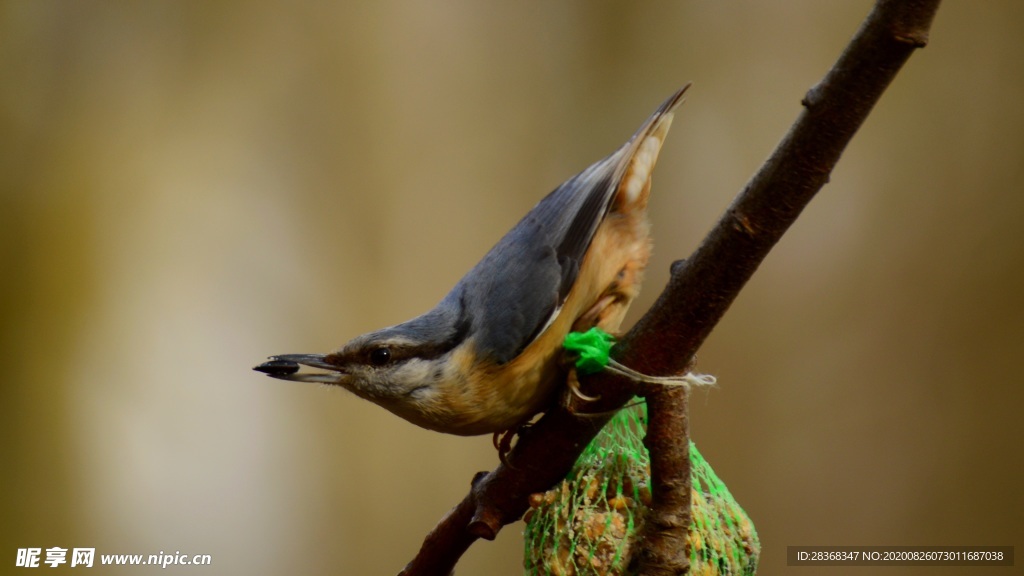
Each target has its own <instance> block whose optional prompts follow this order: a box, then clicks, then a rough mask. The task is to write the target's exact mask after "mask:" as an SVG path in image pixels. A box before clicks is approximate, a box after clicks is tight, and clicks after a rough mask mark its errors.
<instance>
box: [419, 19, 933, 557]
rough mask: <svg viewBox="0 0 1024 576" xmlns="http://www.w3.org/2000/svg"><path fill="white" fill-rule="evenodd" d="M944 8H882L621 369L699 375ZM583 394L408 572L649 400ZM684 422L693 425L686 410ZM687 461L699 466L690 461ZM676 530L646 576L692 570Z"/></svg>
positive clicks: (622, 358) (474, 492)
mask: <svg viewBox="0 0 1024 576" xmlns="http://www.w3.org/2000/svg"><path fill="white" fill-rule="evenodd" d="M938 5H939V0H879V2H878V3H877V4H876V6H875V8H874V9H873V10H872V12H871V14H870V15H869V16H868V18H867V19H866V20H865V22H864V24H862V26H861V28H860V30H859V31H858V33H857V35H856V36H855V37H854V38H853V40H851V42H850V44H849V46H848V47H847V49H846V51H845V52H844V53H843V55H842V56H841V58H840V59H839V61H838V62H837V63H836V64H835V65H834V66H833V68H832V69H831V70H830V71H829V73H828V74H827V76H826V77H825V79H824V80H822V81H821V83H819V84H818V85H817V86H815V87H814V88H812V89H811V90H810V91H809V92H808V93H807V95H806V97H805V98H804V100H803V105H804V107H805V110H804V112H803V113H802V114H801V116H800V118H799V119H798V120H797V122H796V124H795V125H794V126H793V128H792V129H791V130H790V132H789V133H788V134H787V135H786V137H785V138H784V139H783V141H782V143H781V144H780V145H779V146H778V148H777V149H776V151H775V153H773V154H772V156H771V157H770V158H769V159H768V161H767V162H766V163H765V164H764V165H763V166H762V167H761V169H760V170H759V171H758V172H757V174H756V175H755V176H754V177H753V179H751V181H750V182H749V183H748V184H747V186H746V187H745V189H744V190H743V192H742V193H741V194H740V195H739V196H738V197H737V198H736V199H735V201H734V202H733V203H732V205H731V206H730V207H729V208H728V210H727V211H726V213H725V214H724V215H723V216H722V218H721V219H720V220H719V222H718V224H717V225H716V226H715V228H714V229H713V230H712V231H711V233H709V234H708V236H707V237H706V238H705V240H704V242H703V243H702V244H701V246H700V247H699V248H698V249H697V251H696V252H695V253H694V254H693V256H692V257H691V258H690V259H689V260H687V261H685V263H683V264H681V265H678V266H674V267H673V273H672V278H671V279H670V281H669V284H668V286H667V287H666V288H665V290H664V291H663V292H662V294H661V296H660V297H659V298H658V301H657V302H656V303H655V304H654V306H653V307H652V308H651V309H650V310H649V311H648V313H647V314H646V315H645V316H644V317H643V318H642V319H641V320H640V322H639V323H637V325H636V326H635V327H634V328H633V329H632V330H630V332H629V333H628V334H627V335H626V336H625V337H623V339H622V340H621V341H620V344H619V345H618V346H617V347H616V350H615V357H616V359H617V360H618V361H619V362H621V363H623V364H625V365H627V366H630V367H632V368H634V369H636V370H638V371H640V372H643V373H645V374H650V375H653V376H667V375H672V374H678V373H680V372H682V371H684V370H685V369H686V368H687V366H688V365H689V364H690V362H691V360H692V358H693V356H694V354H695V353H696V351H697V349H698V348H699V347H700V345H701V344H702V343H703V342H704V340H705V339H706V338H707V336H708V334H710V332H711V330H712V328H713V327H714V326H715V325H716V324H717V323H718V321H719V320H720V319H721V318H722V316H723V315H724V314H725V311H726V309H728V307H729V305H730V304H731V303H732V302H733V300H734V299H735V298H736V296H737V295H738V294H739V291H740V289H741V288H742V287H743V286H744V284H745V283H746V282H747V280H748V279H749V278H750V277H751V276H752V275H753V273H754V271H755V270H756V269H757V267H758V266H759V265H760V263H761V262H762V261H763V260H764V258H765V256H767V254H768V252H769V251H770V250H771V248H772V246H774V245H775V244H776V243H777V242H778V241H779V239H780V238H781V237H782V235H783V234H784V233H785V231H786V230H787V229H789V227H790V225H792V224H793V222H794V221H796V218H797V217H798V216H799V215H800V212H801V211H802V210H803V209H804V207H806V206H807V204H808V203H809V202H810V201H811V198H813V197H814V195H815V194H816V193H817V192H818V190H820V189H821V187H822V186H824V184H825V183H826V182H827V181H828V176H829V174H830V173H831V171H832V169H833V168H834V166H835V164H836V162H837V161H838V160H839V157H840V155H841V154H842V152H843V150H844V149H845V147H846V145H847V143H848V142H849V141H850V139H851V138H852V137H853V135H854V133H856V131H857V129H858V128H859V127H860V125H861V123H863V121H864V119H865V118H866V117H867V115H868V113H869V112H870V111H871V108H872V107H873V106H874V104H875V102H877V101H878V98H879V97H880V96H881V95H882V92H883V91H884V90H885V88H886V87H887V86H888V85H889V83H890V82H891V81H892V79H893V78H894V77H895V75H896V73H897V72H898V71H899V69H900V68H901V67H902V65H903V63H904V62H906V60H907V58H909V56H910V54H911V53H912V52H913V51H914V49H915V48H919V47H922V46H924V45H925V43H926V41H927V37H928V30H929V27H930V25H931V20H932V17H933V16H934V14H935V11H936V10H937V9H938ZM583 384H584V386H585V387H586V390H587V394H589V395H591V396H599V397H600V400H599V401H598V402H595V403H588V404H587V405H586V406H579V405H575V406H570V407H568V408H562V407H559V408H556V409H553V410H552V411H551V412H549V413H548V414H546V415H545V416H544V417H543V418H542V419H541V420H540V421H539V422H538V423H537V424H536V425H535V426H534V427H532V428H531V429H530V431H529V433H528V434H526V435H525V436H523V437H522V438H521V439H520V441H519V442H518V443H517V445H516V446H515V448H514V449H513V450H512V452H511V453H510V454H509V465H504V464H503V465H500V466H499V467H498V468H497V469H496V470H494V471H493V472H490V473H488V474H480V475H478V477H477V478H476V479H475V481H474V483H473V488H472V489H471V490H470V492H469V494H468V495H467V496H466V498H465V499H464V500H463V501H462V502H461V503H460V504H459V505H458V506H456V507H455V508H454V509H453V510H452V511H451V512H449V513H448V515H446V516H445V517H444V518H443V519H442V520H441V522H440V523H439V524H438V525H437V526H436V527H435V528H434V530H433V531H432V532H431V533H430V535H429V536H428V537H427V539H426V541H425V542H424V544H423V547H422V549H421V550H420V552H419V554H418V555H417V556H416V557H415V558H414V559H413V561H412V562H411V563H409V565H408V566H406V568H405V570H403V572H402V574H405V575H407V576H415V575H418V576H426V575H438V576H443V575H446V574H449V573H450V572H451V571H452V570H453V569H454V566H455V564H456V562H458V560H459V558H460V557H461V555H462V553H463V552H465V550H466V549H468V547H469V546H470V545H471V544H472V543H473V541H475V540H476V539H477V538H485V539H493V538H494V537H495V536H496V535H497V533H498V531H499V530H500V529H501V527H502V526H504V525H505V524H509V523H511V522H514V521H516V520H518V519H519V518H520V516H521V515H522V514H523V512H525V511H526V509H527V506H528V503H527V498H528V497H529V495H530V494H532V493H535V492H542V491H544V490H547V489H548V488H550V487H551V486H553V485H554V484H555V483H557V482H558V481H560V480H561V479H562V478H563V477H564V476H565V475H566V474H567V473H568V471H569V469H570V468H571V467H572V464H573V462H574V461H575V460H576V458H577V456H578V455H579V453H580V452H581V451H582V450H583V448H584V447H585V446H586V445H587V443H588V442H589V441H590V440H591V439H592V438H593V437H594V435H595V434H596V433H597V431H598V430H599V429H600V427H601V426H603V425H604V423H605V422H606V421H607V420H608V418H609V417H610V416H609V415H607V414H605V415H601V416H597V417H594V418H581V417H579V416H577V415H574V411H587V412H606V411H609V410H615V409H617V408H619V407H621V406H622V405H623V404H625V403H626V402H627V401H628V400H629V398H631V397H632V396H633V394H634V393H635V392H637V391H638V388H637V387H636V386H635V385H634V384H631V383H629V382H626V381H623V380H622V379H621V378H618V377H615V376H613V375H609V374H607V373H600V374H597V375H595V376H593V377H590V378H588V379H587V381H586V382H584V383H583ZM652 399H653V396H652ZM684 401H685V398H684ZM658 402H659V400H655V405H653V406H651V410H652V414H651V418H652V421H653V420H654V419H660V418H661V416H658V415H655V414H654V412H655V411H658V412H661V411H663V410H662V408H660V407H658V406H659V405H658ZM577 404H578V402H577ZM669 404H670V405H671V403H669ZM672 410H673V411H676V410H678V408H672ZM676 415H677V417H679V418H683V417H685V410H683V411H682V412H676ZM684 439H685V438H684ZM684 444H685V443H684ZM658 449H659V450H661V451H662V452H663V453H662V454H659V455H658V456H657V458H659V459H662V458H666V459H669V458H672V457H674V458H682V457H684V456H685V454H683V453H680V452H678V450H679V448H678V447H677V448H674V449H669V448H665V449H662V448H658ZM683 449H684V450H688V449H689V445H688V444H685V447H684V448H683ZM673 450H675V451H673ZM652 458H655V456H654V455H652ZM683 462H685V463H686V464H684V466H687V467H688V461H687V460H685V459H684V460H683ZM660 474H661V473H660V472H656V473H654V476H653V478H652V482H653V483H654V484H655V486H657V485H658V484H659V483H662V484H663V485H664V486H666V487H668V489H670V490H683V491H684V492H685V496H684V498H685V499H688V498H689V478H688V468H687V471H686V474H687V477H686V480H685V485H683V486H680V485H676V484H673V483H672V479H671V478H667V477H664V476H662V477H659V475H660ZM673 474H678V471H675V472H673ZM656 490H657V489H656ZM655 493H656V494H657V491H656V492H655ZM681 500H682V499H679V498H668V497H666V496H662V497H661V498H656V499H655V502H654V504H653V505H654V506H655V508H656V509H658V510H659V511H658V512H657V513H658V514H672V513H673V511H672V508H678V507H679V506H680V505H681V504H680V501H681ZM685 506H688V504H685ZM685 513H686V514H688V510H687V511H686V512H685ZM674 524H678V523H674ZM673 530H675V531H677V532H676V533H675V534H669V535H668V536H669V537H665V538H658V539H654V540H652V541H642V543H641V551H640V552H639V554H640V555H641V559H640V560H641V562H640V570H641V573H644V574H662V573H673V574H676V573H679V572H680V571H683V570H685V568H684V567H683V566H682V565H680V564H678V562H676V563H674V564H665V563H661V564H659V562H660V561H658V560H657V559H658V558H671V557H673V556H672V554H666V553H665V552H664V550H660V549H654V547H657V546H678V542H679V539H678V538H677V537H676V536H678V531H679V530H682V531H683V533H684V534H685V527H680V526H675V525H673V526H671V527H670V532H671V531H673ZM684 537H685V536H684ZM676 552H677V553H678V550H676ZM672 570H675V572H672Z"/></svg>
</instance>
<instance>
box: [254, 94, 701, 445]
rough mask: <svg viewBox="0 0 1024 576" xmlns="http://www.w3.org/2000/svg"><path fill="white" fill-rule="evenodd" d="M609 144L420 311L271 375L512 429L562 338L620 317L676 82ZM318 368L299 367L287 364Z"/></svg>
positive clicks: (548, 382)
mask: <svg viewBox="0 0 1024 576" xmlns="http://www.w3.org/2000/svg"><path fill="white" fill-rule="evenodd" d="M685 90H686V88H683V89H682V90H680V91H678V92H677V93H676V94H674V95H673V96H672V97H671V98H669V99H668V100H667V101H666V102H665V103H664V104H662V105H661V107H659V108H658V110H657V111H655V113H654V114H653V115H652V116H651V117H650V118H649V119H648V120H647V121H646V122H645V123H644V125H643V126H642V127H641V128H640V130H639V131H637V133H636V134H635V135H634V136H633V138H631V139H630V140H629V141H628V142H627V143H626V144H625V145H623V146H622V147H621V148H619V149H618V150H617V151H616V152H614V153H613V154H611V155H610V156H608V157H607V158H605V159H604V160H601V161H599V162H597V163H595V164H594V165H592V166H590V167H589V168H587V169H586V170H584V171H583V172H581V173H579V174H578V175H576V176H574V177H573V178H571V179H570V180H568V181H567V182H565V183H564V184H562V185H561V186H559V187H558V188H556V189H555V190H554V191H553V192H551V193H550V194H549V195H548V196H547V197H545V198H544V199H543V200H541V201H540V203H538V204H537V206H535V207H534V208H533V209H532V210H531V211H530V212H529V213H528V214H527V215H526V216H525V217H524V218H523V219H522V220H521V221H520V222H519V223H518V224H517V225H516V226H515V227H514V228H513V229H512V230H511V231H509V232H508V233H507V234H506V235H505V236H504V237H503V238H502V239H501V240H500V241H499V242H498V244H497V245H495V246H494V248H492V249H491V250H490V252H488V253H487V255H486V256H484V258H483V260H481V261H480V263H479V264H477V265H476V266H475V267H474V268H473V269H472V270H470V271H469V273H467V274H466V276H464V277H463V278H462V280H460V281H459V283H458V284H456V286H455V287H454V288H453V289H452V291H451V292H449V293H448V295H447V296H445V298H444V299H443V300H442V301H441V302H440V303H438V305H437V306H435V307H434V308H433V309H432V310H430V311H429V312H427V313H426V314H424V315H422V316H419V317H417V318H414V319H412V320H410V321H408V322H405V323H402V324H398V325H396V326H392V327H389V328H384V329H382V330H378V331H376V332H371V333H369V334H364V335H362V336H359V337H357V338H355V339H353V340H352V341H350V342H349V343H348V344H346V345H345V346H343V347H341V348H339V349H338V350H336V351H334V352H332V353H330V354H327V355H326V356H322V355H312V354H310V355H302V354H297V355H282V356H275V357H273V358H272V360H271V361H270V362H267V363H265V364H262V365H260V366H257V368H256V369H257V370H260V371H263V372H266V373H267V374H270V375H271V376H274V377H277V378H282V379H287V380H298V381H311V382H325V383H329V384H335V385H340V386H342V387H344V388H347V389H349V390H351V391H352V392H354V393H355V394H357V395H358V396H361V397H363V398H365V399H367V400H370V401H372V402H374V403H377V404H379V405H381V406H383V407H384V408H386V409H388V410H390V411H392V412H393V413H395V414H397V415H398V416H401V417H402V418H405V419H406V420H408V421H410V422H412V423H414V424H417V425H419V426H422V427H424V428H428V429H431V430H437V431H440V432H446V433H450V434H460V435H475V434H486V433H492V432H495V433H496V432H502V431H505V430H509V429H514V428H516V427H518V426H520V425H521V424H523V423H525V422H527V421H529V420H530V419H531V418H532V417H533V416H534V415H536V414H537V413H539V412H542V411H543V410H544V409H545V408H546V407H547V406H549V405H550V403H551V402H552V400H553V398H554V395H555V393H556V391H557V390H558V389H559V383H560V382H564V381H565V375H566V372H567V368H566V365H565V363H564V362H563V361H562V355H563V353H562V341H563V340H564V339H565V336H566V334H568V333H569V332H570V331H573V330H576V331H579V330H586V329H588V328H591V327H593V326H597V327H600V328H602V329H603V330H605V331H608V332H615V331H617V330H618V328H619V325H620V324H621V322H622V318H623V316H624V315H625V313H626V310H627V309H628V307H629V305H630V303H631V302H632V301H633V298H635V297H636V295H637V293H638V292H639V289H640V283H641V280H642V276H643V270H644V268H645V267H646V265H647V260H648V258H649V256H650V253H651V240H650V225H649V223H648V220H647V199H648V195H649V192H650V185H651V172H652V171H653V169H654V165H655V163H656V161H657V157H658V152H659V150H660V149H661V145H662V143H663V142H664V139H665V136H666V135H667V133H668V129H669V126H670V125H671V122H672V117H673V111H674V110H675V108H676V107H677V106H678V105H679V103H680V102H681V101H682V95H683V92H685ZM299 364H303V365H306V366H312V367H314V368H320V369H323V370H326V371H327V372H320V373H298V372H297V370H298V365H299Z"/></svg>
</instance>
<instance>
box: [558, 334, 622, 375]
mask: <svg viewBox="0 0 1024 576" xmlns="http://www.w3.org/2000/svg"><path fill="white" fill-rule="evenodd" d="M614 345H615V337H614V336H612V335H611V334H609V333H607V332H605V331H604V330H601V329H600V328H591V329H590V330H587V331H586V332H569V333H568V334H566V335H565V341H564V342H563V343H562V346H563V347H565V349H566V350H568V351H569V352H574V353H576V355H577V356H576V370H578V371H579V372H580V373H582V374H596V373H598V372H600V371H601V370H604V369H605V367H606V366H608V361H609V354H610V353H611V351H612V346H614Z"/></svg>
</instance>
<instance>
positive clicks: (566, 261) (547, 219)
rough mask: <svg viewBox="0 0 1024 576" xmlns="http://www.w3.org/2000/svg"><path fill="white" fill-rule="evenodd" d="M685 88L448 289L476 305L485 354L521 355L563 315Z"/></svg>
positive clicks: (467, 306)
mask: <svg viewBox="0 0 1024 576" xmlns="http://www.w3.org/2000/svg"><path fill="white" fill-rule="evenodd" d="M684 90H685V88H684ZM682 92H683V90H681V91H679V92H677V93H676V94H674V95H673V96H672V97H671V98H669V99H668V100H667V101H666V102H665V103H664V104H662V105H661V106H660V107H659V108H658V110H656V111H655V112H654V114H652V115H651V117H650V118H648V120H647V121H646V122H645V123H644V125H643V126H642V127H641V128H640V130H639V131H637V133H636V134H635V135H634V136H633V138H632V139H630V141H629V142H627V143H626V144H625V145H624V146H622V147H621V148H619V150H617V151H616V152H615V153H613V154H611V155H610V156H608V157H607V158H605V159H603V160H601V161H599V162H597V163H595V164H593V165H592V166H590V167H589V168H587V169H586V170H584V171H583V172H580V173H579V174H577V175H576V176H574V177H572V178H570V179H569V180H568V181H566V182H565V183H563V184H562V185H561V186H559V187H558V188H556V189H555V190H554V191H552V192H551V193H550V194H548V195H547V196H546V197H545V198H544V199H543V200H541V201H540V202H539V203H538V204H537V205H536V206H535V207H534V208H533V209H532V210H531V211H530V212H529V213H528V214H527V215H526V216H525V217H524V218H523V219H522V220H520V221H519V223H518V224H516V226H515V227H514V228H512V230H510V231H509V232H508V233H507V234H506V235H505V236H504V237H503V238H502V239H501V240H500V241H499V242H498V244H497V245H495V246H494V248H492V249H491V251H490V252H488V253H487V255H486V256H484V258H483V260H481V261H480V263H479V264H477V265H476V266H475V267H474V268H473V269H472V270H470V272H469V273H468V274H466V276H465V277H464V278H463V279H462V280H461V281H460V282H459V284H458V285H456V287H455V288H454V289H453V290H452V292H451V293H450V294H449V295H448V297H446V300H448V304H449V305H451V306H453V307H460V308H461V309H462V310H463V312H464V313H468V314H467V316H468V317H469V318H470V322H471V325H470V326H468V327H467V328H468V330H469V332H470V336H472V337H473V338H474V339H475V341H476V343H477V353H478V354H479V355H481V356H485V357H488V358H490V359H491V360H493V361H495V362H498V363H504V362H508V361H510V360H512V359H514V358H515V357H516V356H518V355H519V353H520V352H522V351H523V350H524V349H525V348H526V347H527V346H528V345H529V344H530V342H532V341H533V339H534V338H536V337H537V336H538V335H539V334H540V333H541V332H542V331H543V330H544V328H546V327H547V326H548V324H549V323H550V322H551V321H552V320H553V318H554V316H555V315H557V313H558V311H559V308H560V307H561V305H562V303H563V302H564V301H565V298H566V297H567V296H568V294H569V291H570V290H571V289H572V286H573V284H574V283H575V282H576V277H577V274H578V273H579V269H580V265H581V264H582V262H583V258H584V256H585V255H586V253H587V249H588V248H589V247H590V243H591V241H592V240H593V238H594V233H595V232H596V231H597V227H598V226H599V225H600V223H601V221H602V220H603V219H604V217H605V215H606V214H607V212H608V208H609V205H610V204H611V201H612V199H613V196H614V194H615V191H616V190H617V189H618V186H619V182H620V180H621V179H622V177H623V174H624V173H625V171H626V168H627V167H628V164H629V160H630V158H631V157H632V155H633V154H634V153H635V151H636V148H637V144H638V142H639V141H642V139H643V138H642V137H641V136H643V135H645V134H646V133H647V132H648V131H649V130H650V129H651V127H652V126H654V125H655V124H656V123H657V121H658V120H659V119H660V118H661V117H662V116H664V115H665V114H666V113H670V112H671V111H672V110H673V109H674V108H675V107H676V106H677V105H678V104H679V102H680V101H681V96H682Z"/></svg>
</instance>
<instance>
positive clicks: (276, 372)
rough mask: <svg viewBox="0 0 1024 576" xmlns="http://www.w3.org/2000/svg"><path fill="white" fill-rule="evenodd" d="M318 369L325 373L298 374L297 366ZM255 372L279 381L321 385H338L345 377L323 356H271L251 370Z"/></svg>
mask: <svg viewBox="0 0 1024 576" xmlns="http://www.w3.org/2000/svg"><path fill="white" fill-rule="evenodd" d="M300 364H301V365H302V366H309V367H310V368H319V369H321V370H327V372H302V373H300V372H299V365H300ZM253 370H256V371H257V372H263V373H264V374H266V375H267V376H271V377H273V378H277V379H279V380H291V381H293V382H320V383H323V384H338V383H339V382H341V379H342V378H343V377H344V376H345V374H344V372H342V370H341V369H340V368H339V367H337V366H335V365H333V364H328V363H327V362H326V361H325V356H324V355H323V354H282V355H281V356H271V357H270V360H267V361H266V362H264V363H263V364H260V365H259V366H256V367H254V368H253Z"/></svg>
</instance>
